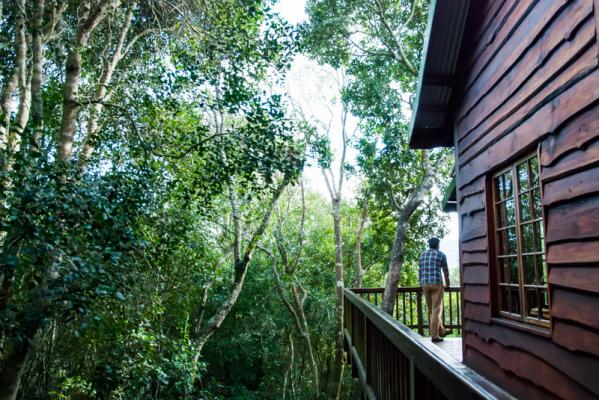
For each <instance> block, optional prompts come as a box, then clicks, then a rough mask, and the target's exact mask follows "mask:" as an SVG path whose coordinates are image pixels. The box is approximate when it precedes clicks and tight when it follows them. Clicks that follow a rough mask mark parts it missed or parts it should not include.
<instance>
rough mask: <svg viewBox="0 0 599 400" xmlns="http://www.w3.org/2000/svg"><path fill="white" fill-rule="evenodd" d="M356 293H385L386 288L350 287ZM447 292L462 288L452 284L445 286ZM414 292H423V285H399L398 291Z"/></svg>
mask: <svg viewBox="0 0 599 400" xmlns="http://www.w3.org/2000/svg"><path fill="white" fill-rule="evenodd" d="M348 289H349V290H351V291H352V292H354V293H385V288H383V287H371V288H348ZM444 291H445V293H449V292H452V293H456V292H458V293H459V292H461V288H460V287H459V286H450V287H445V288H444ZM414 292H422V286H398V287H397V293H414Z"/></svg>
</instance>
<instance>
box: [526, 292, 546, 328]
mask: <svg viewBox="0 0 599 400" xmlns="http://www.w3.org/2000/svg"><path fill="white" fill-rule="evenodd" d="M526 316H527V317H530V318H534V319H538V320H549V306H548V302H547V290H545V289H541V288H531V289H526Z"/></svg>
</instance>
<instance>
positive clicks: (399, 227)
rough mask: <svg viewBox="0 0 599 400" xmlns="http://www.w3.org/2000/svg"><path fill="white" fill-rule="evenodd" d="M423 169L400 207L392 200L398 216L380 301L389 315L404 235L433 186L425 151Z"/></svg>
mask: <svg viewBox="0 0 599 400" xmlns="http://www.w3.org/2000/svg"><path fill="white" fill-rule="evenodd" d="M423 169H424V171H425V175H424V177H423V178H422V182H421V184H420V186H419V187H417V188H416V189H415V190H414V191H413V192H412V193H411V194H410V195H409V196H408V198H407V199H406V201H405V203H404V204H403V206H402V208H401V209H400V208H399V207H398V205H397V203H396V202H395V199H394V200H393V202H394V204H395V205H396V208H397V210H396V211H398V213H399V216H398V217H397V220H396V221H397V222H396V225H395V235H394V238H393V248H392V249H391V257H390V260H389V272H388V275H387V282H386V284H385V292H384V293H383V302H382V307H383V310H384V311H385V312H386V313H387V314H389V315H393V306H394V304H395V299H396V298H397V284H398V283H399V279H400V277H401V269H402V267H403V261H404V246H405V241H406V235H407V233H408V229H409V227H410V219H411V218H412V215H414V212H416V210H417V209H418V207H419V206H420V205H421V204H422V202H423V201H424V199H425V197H426V195H427V194H428V193H429V192H430V191H431V189H432V187H433V179H434V176H435V170H434V168H431V167H430V166H429V164H428V157H427V154H426V153H423Z"/></svg>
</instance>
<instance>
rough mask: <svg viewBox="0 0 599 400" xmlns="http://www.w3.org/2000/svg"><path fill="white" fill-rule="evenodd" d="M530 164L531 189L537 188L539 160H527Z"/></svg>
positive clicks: (534, 158)
mask: <svg viewBox="0 0 599 400" xmlns="http://www.w3.org/2000/svg"><path fill="white" fill-rule="evenodd" d="M529 163H530V180H531V182H532V187H535V186H539V160H537V156H534V157H533V158H531V159H530V160H529Z"/></svg>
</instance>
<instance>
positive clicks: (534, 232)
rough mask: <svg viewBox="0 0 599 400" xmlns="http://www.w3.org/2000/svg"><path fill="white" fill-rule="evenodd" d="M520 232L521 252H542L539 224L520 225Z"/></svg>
mask: <svg viewBox="0 0 599 400" xmlns="http://www.w3.org/2000/svg"><path fill="white" fill-rule="evenodd" d="M520 232H521V233H522V251H523V252H524V253H533V252H541V251H543V246H542V236H541V235H542V233H541V232H542V230H541V223H540V222H533V223H530V224H525V225H522V227H521V229H520Z"/></svg>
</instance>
